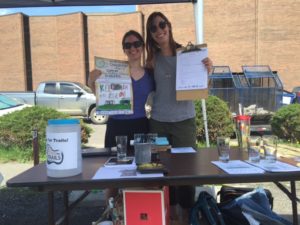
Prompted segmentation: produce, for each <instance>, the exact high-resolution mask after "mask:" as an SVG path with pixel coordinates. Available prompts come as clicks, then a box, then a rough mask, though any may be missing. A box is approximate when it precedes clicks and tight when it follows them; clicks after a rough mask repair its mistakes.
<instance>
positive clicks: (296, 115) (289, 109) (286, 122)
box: [271, 104, 300, 143]
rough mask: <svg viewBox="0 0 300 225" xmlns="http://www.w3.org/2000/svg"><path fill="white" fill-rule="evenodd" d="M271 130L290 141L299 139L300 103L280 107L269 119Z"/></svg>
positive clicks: (295, 141)
mask: <svg viewBox="0 0 300 225" xmlns="http://www.w3.org/2000/svg"><path fill="white" fill-rule="evenodd" d="M271 126H272V132H273V133H274V134H276V135H277V136H278V137H279V138H281V139H284V140H286V141H290V142H292V143H299V141H300V104H291V105H287V106H284V107H282V108H280V109H279V110H278V111H277V112H276V113H275V114H274V115H273V117H272V119H271Z"/></svg>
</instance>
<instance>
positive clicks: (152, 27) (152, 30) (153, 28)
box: [150, 20, 167, 33]
mask: <svg viewBox="0 0 300 225" xmlns="http://www.w3.org/2000/svg"><path fill="white" fill-rule="evenodd" d="M166 26H167V22H166V21H164V20H163V21H160V22H159V23H158V27H159V28H160V29H162V30H163V29H165V28H166ZM158 27H157V26H155V25H151V26H150V32H151V33H155V32H156V31H157V28H158Z"/></svg>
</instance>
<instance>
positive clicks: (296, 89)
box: [292, 86, 300, 103]
mask: <svg viewBox="0 0 300 225" xmlns="http://www.w3.org/2000/svg"><path fill="white" fill-rule="evenodd" d="M292 92H293V93H294V94H295V95H296V98H295V103H300V86H298V87H294V88H293V90H292Z"/></svg>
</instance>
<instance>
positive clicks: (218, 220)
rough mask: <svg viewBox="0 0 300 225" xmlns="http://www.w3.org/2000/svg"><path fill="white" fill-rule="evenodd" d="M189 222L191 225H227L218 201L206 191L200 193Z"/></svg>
mask: <svg viewBox="0 0 300 225" xmlns="http://www.w3.org/2000/svg"><path fill="white" fill-rule="evenodd" d="M189 220H190V221H189V224H191V225H226V224H225V222H224V219H223V216H222V213H221V211H220V210H219V208H218V204H217V201H216V199H215V198H214V197H213V196H212V195H210V194H209V193H207V192H206V191H202V192H200V194H199V196H198V200H197V202H196V203H195V205H194V206H193V208H192V209H191V212H190V218H189Z"/></svg>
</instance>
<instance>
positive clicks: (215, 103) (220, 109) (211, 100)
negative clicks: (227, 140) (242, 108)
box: [195, 96, 234, 143]
mask: <svg viewBox="0 0 300 225" xmlns="http://www.w3.org/2000/svg"><path fill="white" fill-rule="evenodd" d="M195 105H196V124H197V130H196V135H197V141H198V142H205V130H204V122H203V115H202V104H201V101H196V102H195ZM206 112H207V126H208V132H209V133H208V134H209V140H210V142H212V143H215V142H216V140H217V137H218V136H228V137H230V136H232V135H233V134H234V122H233V119H232V116H231V112H230V110H229V108H228V106H227V104H226V102H224V101H223V100H221V99H220V98H218V97H216V96H209V97H208V98H207V99H206Z"/></svg>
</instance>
